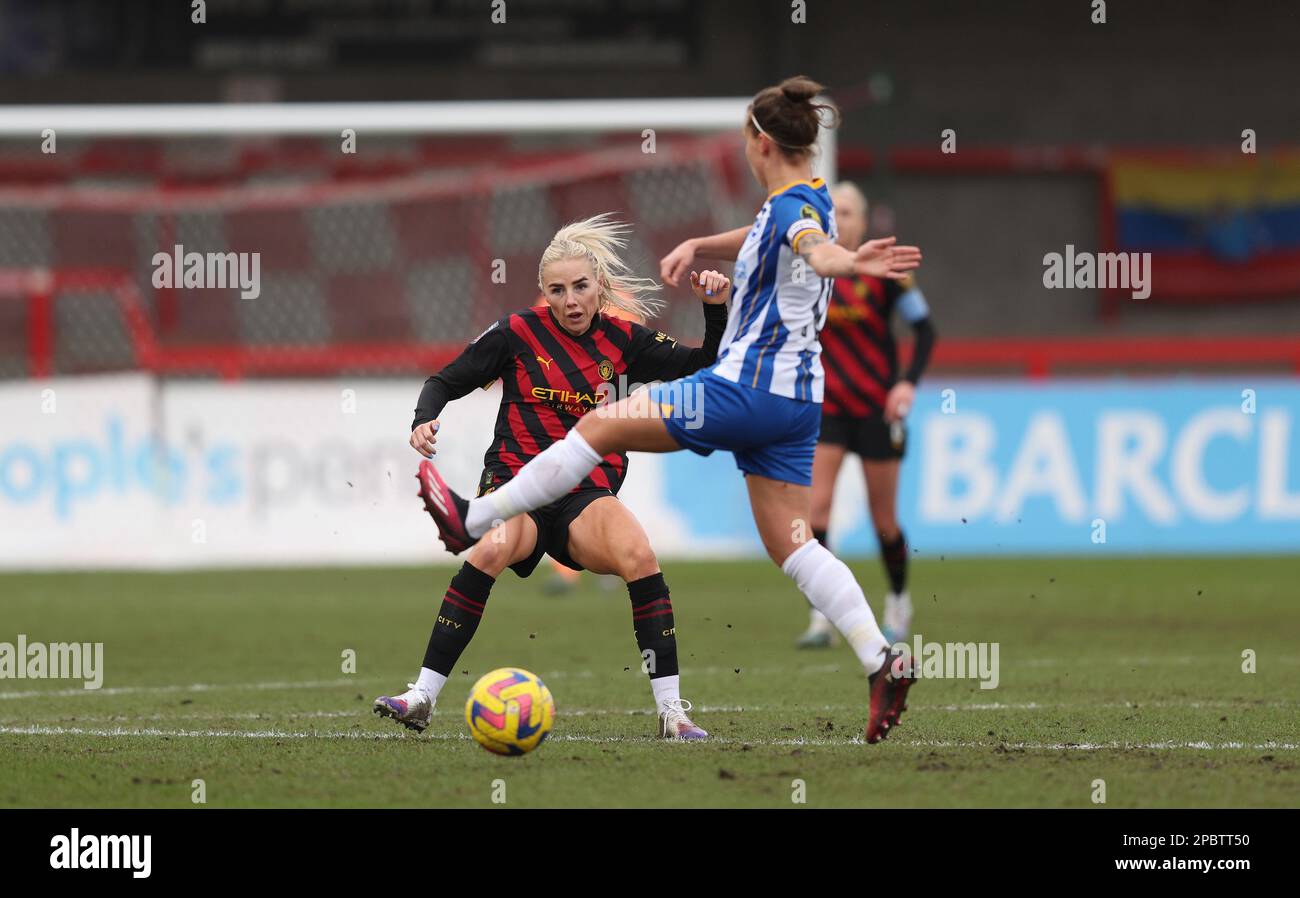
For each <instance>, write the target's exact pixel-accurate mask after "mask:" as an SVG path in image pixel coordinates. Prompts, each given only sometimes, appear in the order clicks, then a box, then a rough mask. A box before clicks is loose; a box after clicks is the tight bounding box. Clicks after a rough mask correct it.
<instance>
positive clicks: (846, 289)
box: [820, 276, 929, 417]
mask: <svg viewBox="0 0 1300 898" xmlns="http://www.w3.org/2000/svg"><path fill="white" fill-rule="evenodd" d="M900 299H902V300H903V302H902V304H901V305H900ZM896 308H897V309H899V310H900V311H901V312H902V313H903V316H904V317H905V318H907V319H908V320H909V321H910V322H911V323H912V324H913V325H917V324H918V323H920V322H923V321H927V319H928V316H929V309H928V307H926V304H925V299H924V297H922V296H921V293H920V291H919V290H917V289H916V287H915V285H914V284H913V283H912V279H911V278H910V277H909V278H907V279H906V280H905V281H903V282H901V283H900V282H899V281H896V280H889V279H882V278H874V277H863V276H855V277H848V278H836V279H835V286H834V289H833V290H832V291H831V299H830V305H829V306H828V307H827V311H826V324H825V326H824V327H823V328H822V331H821V334H820V339H821V345H822V354H821V361H822V367H823V368H824V369H825V371H826V396H825V401H824V403H823V411H824V413H825V414H828V415H849V416H853V417H863V416H867V415H873V414H877V415H878V414H880V413H881V412H882V411H883V410H884V407H885V397H886V396H888V395H889V390H890V389H891V388H892V387H893V386H894V384H895V383H897V382H898V345H897V343H896V342H895V340H894V334H893V330H892V327H891V324H892V318H893V314H894V311H895V309H896ZM925 354H926V355H927V356H928V354H929V352H928V349H927V350H926V353H925ZM919 361H920V363H921V365H922V366H923V365H924V359H919ZM913 367H914V368H915V367H917V366H916V365H914V366H913ZM909 373H911V372H909ZM919 373H920V372H919V369H918V370H917V371H916V373H915V374H913V377H915V376H919ZM909 379H911V378H909Z"/></svg>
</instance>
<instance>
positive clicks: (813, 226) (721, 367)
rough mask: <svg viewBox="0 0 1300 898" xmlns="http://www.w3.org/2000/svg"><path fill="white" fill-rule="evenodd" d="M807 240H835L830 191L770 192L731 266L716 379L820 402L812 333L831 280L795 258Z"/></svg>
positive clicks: (791, 187) (820, 187)
mask: <svg viewBox="0 0 1300 898" xmlns="http://www.w3.org/2000/svg"><path fill="white" fill-rule="evenodd" d="M811 233H819V234H825V235H827V236H828V237H829V238H830V239H831V240H834V239H835V215H834V213H833V211H832V205H831V197H830V191H828V190H827V189H826V184H825V182H823V181H822V180H821V179H820V178H818V179H816V180H813V181H796V182H794V183H793V184H788V185H786V186H785V187H782V188H781V189H780V190H777V191H775V192H773V193H772V195H771V196H769V197H768V198H767V202H766V203H764V204H763V208H762V209H760V210H759V212H758V218H757V219H755V221H754V226H753V227H752V228H751V229H750V231H749V234H748V236H746V237H745V243H744V245H743V246H742V247H741V249H740V256H739V258H737V259H736V270H735V278H734V281H735V286H734V288H733V290H732V306H731V316H730V317H729V318H728V320H727V330H726V331H725V332H724V333H723V335H722V345H721V347H720V348H719V349H718V361H717V362H715V363H714V365H713V368H712V369H711V370H712V371H713V373H714V374H716V375H717V376H718V377H722V378H725V379H726V380H729V381H732V382H733V383H737V384H740V385H741V386H744V387H750V388H752V389H756V390H762V391H764V392H768V393H774V394H776V395H778V396H786V397H788V398H791V399H801V400H804V401H806V402H821V401H822V394H823V386H824V377H823V373H822V364H821V344H820V343H818V342H817V334H818V332H819V331H820V330H821V328H822V325H823V324H825V323H826V309H827V306H828V305H829V302H830V295H831V287H832V285H833V283H834V278H823V277H819V276H818V275H817V273H816V272H815V271H813V270H812V267H811V266H810V265H808V264H807V262H805V261H804V260H803V259H801V258H800V257H799V256H798V254H797V252H796V251H797V250H798V248H799V241H800V239H802V238H803V237H806V236H807V235H808V234H811Z"/></svg>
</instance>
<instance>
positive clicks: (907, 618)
mask: <svg viewBox="0 0 1300 898" xmlns="http://www.w3.org/2000/svg"><path fill="white" fill-rule="evenodd" d="M881 631H882V632H883V633H884V634H885V640H886V641H887V642H888V643H889V644H890V645H891V646H892V645H894V644H895V643H898V642H905V641H906V640H907V638H908V637H909V636H911V635H912V597H911V596H909V595H908V594H907V592H906V590H904V591H903V592H901V593H897V592H891V593H889V594H888V595H887V596H885V625H884V626H883V627H882V628H881Z"/></svg>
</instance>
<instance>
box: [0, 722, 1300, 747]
mask: <svg viewBox="0 0 1300 898" xmlns="http://www.w3.org/2000/svg"><path fill="white" fill-rule="evenodd" d="M0 735H13V736H95V737H100V738H108V739H112V738H168V739H412V740H443V741H448V740H451V741H462V742H463V741H466V740H468V739H469V738H470V737H469V736H468V735H466V734H465V733H425V734H423V735H420V736H411V735H408V734H406V733H394V732H390V731H384V732H373V731H368V730H365V731H362V730H352V731H347V732H333V733H330V732H290V731H285V730H162V729H156V728H152V727H150V728H145V729H135V730H130V729H125V728H123V727H114V728H112V729H102V728H101V729H95V728H86V727H58V726H24V727H0ZM548 741H551V742H591V743H597V744H610V743H619V742H622V743H629V742H633V743H635V742H659V741H662V740H660V739H658V738H657V737H653V736H640V737H619V736H613V737H601V736H579V735H570V734H566V733H557V734H554V735H552V736H550V737H549V739H548ZM710 743H712V744H715V745H770V746H787V745H793V746H800V745H812V746H834V745H861V744H864V743H863V740H862V738H861V737H860V736H854V737H853V738H848V739H808V738H798V737H797V738H790V739H729V738H726V737H710V738H709V739H708V740H707V741H706V742H704V743H701V744H704V745H708V744H710ZM892 744H894V745H900V744H901V745H908V746H912V747H916V748H982V749H992V750H998V751H1006V750H1008V749H1010V750H1022V751H1107V750H1114V749H1123V750H1145V751H1173V750H1178V749H1187V750H1194V751H1228V750H1233V749H1248V750H1251V751H1300V744H1297V743H1292V742H1259V743H1253V744H1251V743H1246V742H1217V743H1216V742H1079V743H1069V742H968V741H945V740H925V739H922V740H915V741H907V740H894V741H893V743H892Z"/></svg>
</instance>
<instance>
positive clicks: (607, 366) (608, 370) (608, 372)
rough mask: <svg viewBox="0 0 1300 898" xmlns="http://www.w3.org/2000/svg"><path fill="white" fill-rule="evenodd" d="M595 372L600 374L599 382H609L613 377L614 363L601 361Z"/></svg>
mask: <svg viewBox="0 0 1300 898" xmlns="http://www.w3.org/2000/svg"><path fill="white" fill-rule="evenodd" d="M596 370H597V371H599V372H600V379H601V380H609V379H610V378H612V377H613V376H614V363H613V362H611V361H610V360H609V359H601V360H600V364H599V365H597V366H596Z"/></svg>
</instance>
